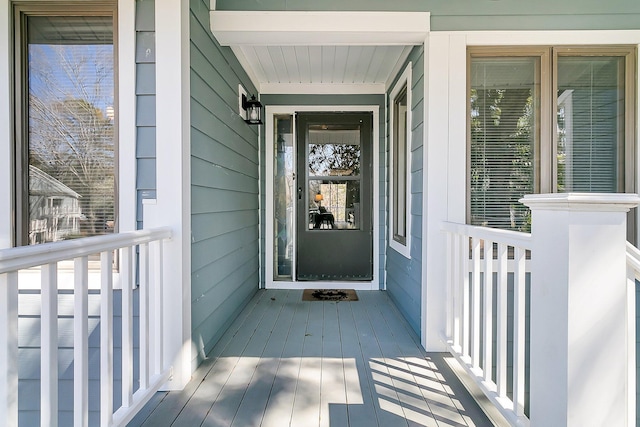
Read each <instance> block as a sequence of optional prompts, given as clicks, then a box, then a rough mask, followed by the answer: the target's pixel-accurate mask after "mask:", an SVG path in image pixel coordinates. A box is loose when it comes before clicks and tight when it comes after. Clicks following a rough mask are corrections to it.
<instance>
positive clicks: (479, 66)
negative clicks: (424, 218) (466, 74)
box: [469, 57, 539, 231]
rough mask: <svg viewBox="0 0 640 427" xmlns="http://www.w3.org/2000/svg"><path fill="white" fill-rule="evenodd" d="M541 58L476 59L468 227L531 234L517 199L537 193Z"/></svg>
mask: <svg viewBox="0 0 640 427" xmlns="http://www.w3.org/2000/svg"><path fill="white" fill-rule="evenodd" d="M538 69H539V59H538V58H527V57H523V58H472V60H471V92H470V98H471V99H470V103H471V108H470V117H469V120H470V121H471V153H470V154H471V164H470V171H469V178H470V183H469V187H470V196H471V197H470V208H471V218H470V222H471V224H473V225H482V226H487V227H496V228H506V229H512V230H517V231H529V229H530V213H529V210H528V209H527V208H526V206H524V205H522V204H521V203H520V202H519V201H518V200H519V199H520V198H522V197H523V196H524V195H525V194H531V193H533V192H534V167H533V164H534V157H533V153H534V143H535V139H536V134H535V130H536V128H537V125H536V124H537V121H538V118H537V115H538V107H537V106H538V105H539V100H538V99H537V94H538V93H539V81H538V79H537V74H538V73H537V70H538Z"/></svg>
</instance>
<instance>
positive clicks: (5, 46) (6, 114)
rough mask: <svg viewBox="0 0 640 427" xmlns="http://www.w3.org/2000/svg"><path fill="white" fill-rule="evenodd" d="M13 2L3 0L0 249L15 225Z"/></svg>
mask: <svg viewBox="0 0 640 427" xmlns="http://www.w3.org/2000/svg"><path fill="white" fill-rule="evenodd" d="M12 16H13V15H12V13H11V2H10V1H9V0H0V28H4V30H2V31H0V92H1V93H6V94H7V96H2V97H0V141H2V143H1V144H0V171H1V172H0V174H1V175H0V249H5V248H10V247H11V246H12V243H13V242H12V240H13V239H12V234H13V228H14V222H13V197H12V195H13V182H14V181H13V173H14V170H15V169H14V165H13V146H12V141H13V137H12V133H13V125H12V113H11V111H12V105H11V99H12V97H11V96H8V95H10V94H12V93H13V85H12V82H11V70H12V69H13V58H12V57H11V51H12V49H11V40H12V37H11V34H12V33H11V31H10V30H9V29H10V28H12V25H11V19H12Z"/></svg>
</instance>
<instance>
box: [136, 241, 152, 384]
mask: <svg viewBox="0 0 640 427" xmlns="http://www.w3.org/2000/svg"><path fill="white" fill-rule="evenodd" d="M139 272H140V286H139V288H138V289H139V297H140V305H139V314H138V316H139V320H140V331H139V333H138V336H139V339H140V388H141V389H146V388H147V387H149V245H148V244H146V243H144V244H141V245H140V258H139Z"/></svg>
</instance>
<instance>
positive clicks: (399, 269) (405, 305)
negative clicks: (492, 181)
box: [386, 46, 424, 335]
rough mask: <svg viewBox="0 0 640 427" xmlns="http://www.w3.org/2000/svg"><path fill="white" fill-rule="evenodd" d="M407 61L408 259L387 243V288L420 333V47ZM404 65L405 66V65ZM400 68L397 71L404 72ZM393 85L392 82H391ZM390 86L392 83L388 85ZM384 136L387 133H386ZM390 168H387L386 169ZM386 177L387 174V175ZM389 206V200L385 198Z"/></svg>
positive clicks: (422, 55)
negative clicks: (408, 90) (408, 91)
mask: <svg viewBox="0 0 640 427" xmlns="http://www.w3.org/2000/svg"><path fill="white" fill-rule="evenodd" d="M407 61H411V64H412V70H411V72H412V75H411V164H410V167H411V196H410V199H409V200H410V202H411V230H410V231H409V232H410V233H411V251H410V254H411V258H410V259H409V258H406V257H404V256H403V255H401V254H399V253H398V252H396V251H395V250H394V249H392V248H391V246H388V245H387V265H386V267H387V291H388V292H389V295H390V297H391V299H392V300H393V302H395V303H396V305H397V306H398V309H399V310H400V312H401V313H402V314H403V315H404V317H405V318H406V319H407V321H408V322H409V324H410V325H411V327H412V328H413V330H414V331H415V332H416V333H417V334H418V335H420V301H421V295H422V285H421V282H422V182H423V181H422V177H423V168H422V165H423V139H424V138H423V135H424V48H423V47H422V46H417V47H414V48H413V50H412V51H411V54H410V55H409V58H408V60H407ZM405 66H406V65H405ZM404 68H405V67H402V68H401V70H400V72H403V71H404ZM394 84H395V83H394ZM391 87H393V85H391ZM387 136H388V135H387ZM389 171H390V169H389ZM387 179H388V177H387ZM389 206H391V201H389Z"/></svg>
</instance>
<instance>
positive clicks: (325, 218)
mask: <svg viewBox="0 0 640 427" xmlns="http://www.w3.org/2000/svg"><path fill="white" fill-rule="evenodd" d="M307 194H309V201H308V206H309V212H308V214H309V229H313V230H360V227H361V223H362V221H361V212H360V181H358V180H335V181H334V180H332V181H322V180H314V179H310V180H309V191H308V193H307Z"/></svg>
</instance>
